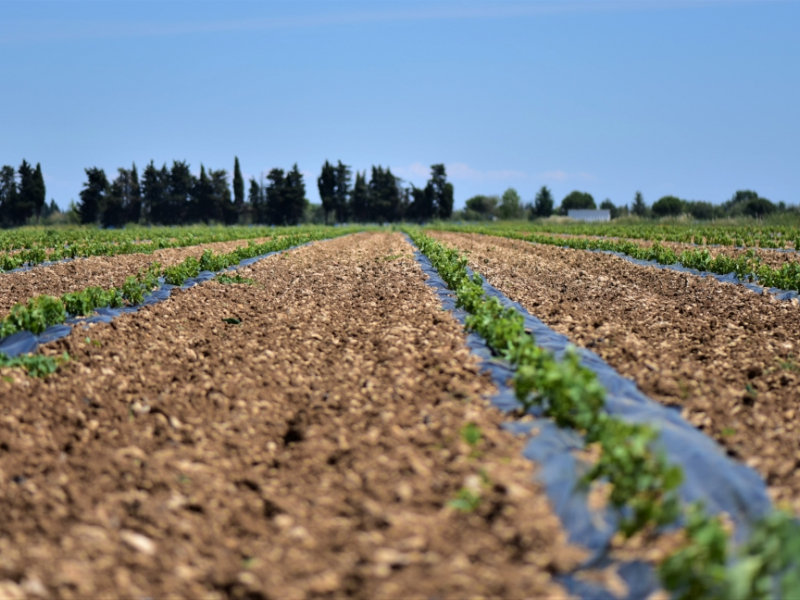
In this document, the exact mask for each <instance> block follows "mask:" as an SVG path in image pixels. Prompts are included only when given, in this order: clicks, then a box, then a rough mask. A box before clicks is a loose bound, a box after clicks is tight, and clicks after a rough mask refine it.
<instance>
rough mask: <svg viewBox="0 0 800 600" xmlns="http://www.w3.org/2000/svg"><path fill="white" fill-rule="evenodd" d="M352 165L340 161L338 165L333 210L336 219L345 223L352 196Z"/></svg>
mask: <svg viewBox="0 0 800 600" xmlns="http://www.w3.org/2000/svg"><path fill="white" fill-rule="evenodd" d="M351 174H352V171H351V170H350V167H349V166H347V165H345V164H343V163H342V161H339V162H338V164H337V165H336V188H335V191H334V193H333V210H334V212H335V213H336V221H337V222H339V223H345V222H346V221H347V218H348V213H349V212H350V211H349V208H350V207H349V204H348V199H349V197H350V176H351Z"/></svg>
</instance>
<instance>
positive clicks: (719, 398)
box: [431, 232, 800, 513]
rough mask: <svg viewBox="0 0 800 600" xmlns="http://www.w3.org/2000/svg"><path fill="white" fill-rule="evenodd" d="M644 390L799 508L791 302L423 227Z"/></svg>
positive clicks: (799, 415) (581, 255)
mask: <svg viewBox="0 0 800 600" xmlns="http://www.w3.org/2000/svg"><path fill="white" fill-rule="evenodd" d="M431 235H433V236H434V237H436V238H438V239H439V240H441V241H443V242H446V243H449V244H452V245H455V246H457V247H459V248H461V249H462V250H465V251H468V255H467V256H468V257H469V262H470V266H471V267H472V268H474V269H475V270H476V271H478V272H480V273H481V274H482V275H484V276H485V277H486V278H487V280H488V281H489V282H490V283H491V284H492V285H494V286H495V287H497V288H498V289H500V290H501V291H502V292H503V293H504V294H506V295H507V296H508V297H509V298H511V299H512V300H515V301H517V302H519V303H520V304H522V305H523V306H524V307H525V308H526V309H527V310H528V311H529V312H530V313H531V314H533V315H536V316H537V317H539V318H540V319H541V320H542V321H544V322H545V323H546V324H547V325H548V326H550V327H551V328H553V329H554V330H555V331H558V332H559V333H562V334H564V335H566V336H568V337H569V338H570V340H572V341H573V342H574V343H575V344H576V345H579V346H583V347H586V348H590V349H591V350H593V351H594V352H596V353H597V354H599V355H600V356H601V357H602V358H603V359H604V360H605V361H606V362H608V363H609V364H610V365H611V366H613V367H614V368H615V369H616V370H617V371H618V372H620V373H621V374H622V375H625V376H626V377H630V378H631V379H633V380H634V381H635V382H636V383H637V385H638V386H639V388H640V389H641V390H642V391H643V392H645V393H646V394H647V395H648V396H650V397H651V398H653V399H656V400H658V401H660V402H662V403H663V404H666V405H671V406H678V407H680V408H681V409H682V414H683V416H684V417H685V418H686V419H687V420H688V421H690V422H691V423H693V424H694V425H696V426H697V427H699V428H700V429H702V430H703V431H705V432H706V433H707V434H708V435H711V436H713V437H714V438H716V440H717V441H718V442H720V443H721V444H722V445H723V446H724V447H725V448H726V449H727V450H728V452H729V453H730V454H731V455H732V456H734V457H737V458H739V459H741V460H742V461H744V462H746V463H747V464H748V465H750V466H752V467H754V468H755V469H757V470H758V471H759V472H760V473H761V474H762V475H763V476H764V478H765V479H766V481H767V483H768V484H769V486H770V493H771V494H772V495H773V497H774V498H775V499H777V500H778V501H780V502H782V503H787V504H789V505H790V506H791V507H792V508H793V509H794V510H795V511H796V512H798V513H800V442H799V441H798V440H799V438H798V431H799V430H800V391H799V389H798V383H799V382H800V358H798V352H800V348H799V347H798V345H799V344H800V342H798V340H800V309H799V308H798V305H797V303H796V302H791V303H790V302H781V301H778V300H776V299H775V298H774V297H773V296H771V295H769V294H765V295H758V294H754V293H753V292H751V291H749V290H747V289H745V288H743V287H741V286H736V285H731V284H723V283H719V282H718V281H716V280H714V279H712V278H701V277H696V276H693V275H685V274H683V273H678V272H673V271H664V270H659V269H655V268H653V267H640V266H638V265H634V264H632V263H630V262H627V261H625V260H622V259H620V258H617V257H615V256H611V255H607V254H598V253H591V252H585V251H581V250H567V249H562V248H556V247H551V246H543V245H534V244H530V243H527V242H521V241H513V240H508V239H503V238H497V237H488V236H479V235H475V234H452V233H442V232H431Z"/></svg>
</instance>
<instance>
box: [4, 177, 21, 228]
mask: <svg viewBox="0 0 800 600" xmlns="http://www.w3.org/2000/svg"><path fill="white" fill-rule="evenodd" d="M17 195H18V191H17V180H16V173H15V172H14V167H11V166H8V165H6V166H4V167H3V168H2V169H0V223H2V224H4V225H5V224H12V225H13V224H16V215H15V211H16V209H17Z"/></svg>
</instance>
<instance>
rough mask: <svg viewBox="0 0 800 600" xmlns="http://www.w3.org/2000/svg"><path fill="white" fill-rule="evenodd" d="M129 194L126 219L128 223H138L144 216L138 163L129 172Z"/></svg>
mask: <svg viewBox="0 0 800 600" xmlns="http://www.w3.org/2000/svg"><path fill="white" fill-rule="evenodd" d="M128 174H129V180H128V195H127V203H126V206H125V221H126V222H128V223H138V222H139V219H141V217H142V189H141V187H140V186H139V171H138V170H137V169H136V163H133V165H132V166H131V170H130V171H129V172H128Z"/></svg>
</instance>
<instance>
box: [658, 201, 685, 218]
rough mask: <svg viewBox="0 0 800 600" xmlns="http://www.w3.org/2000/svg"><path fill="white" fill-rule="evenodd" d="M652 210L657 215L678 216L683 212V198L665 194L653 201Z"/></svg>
mask: <svg viewBox="0 0 800 600" xmlns="http://www.w3.org/2000/svg"><path fill="white" fill-rule="evenodd" d="M652 211H653V214H654V215H656V216H657V217H677V216H678V215H680V214H681V213H682V212H683V200H681V199H680V198H676V197H675V196H664V197H663V198H659V199H658V200H657V201H656V202H654V203H653V207H652Z"/></svg>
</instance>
